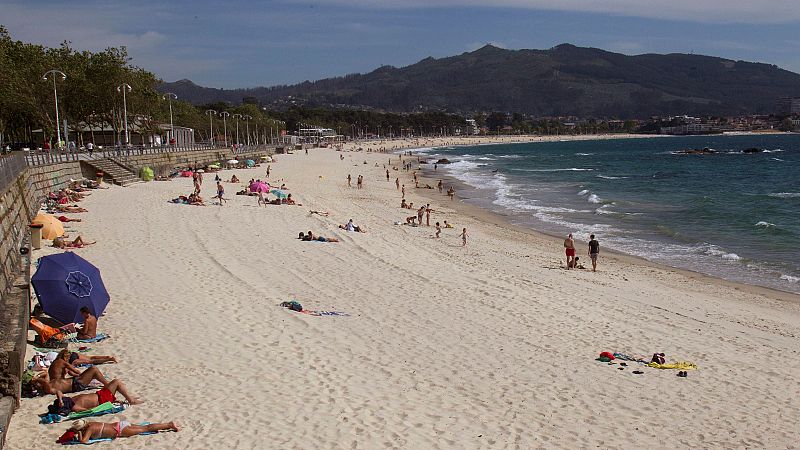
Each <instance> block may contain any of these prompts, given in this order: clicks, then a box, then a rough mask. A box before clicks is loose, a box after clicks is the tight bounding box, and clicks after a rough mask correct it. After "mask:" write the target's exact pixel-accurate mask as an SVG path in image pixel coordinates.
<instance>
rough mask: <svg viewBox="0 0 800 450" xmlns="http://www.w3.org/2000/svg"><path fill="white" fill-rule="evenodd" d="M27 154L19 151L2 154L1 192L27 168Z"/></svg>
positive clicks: (0, 157) (0, 167)
mask: <svg viewBox="0 0 800 450" xmlns="http://www.w3.org/2000/svg"><path fill="white" fill-rule="evenodd" d="M25 166H26V162H25V155H23V154H22V153H19V152H14V153H10V154H7V155H2V156H0V192H5V190H6V188H7V187H9V186H10V185H11V183H13V182H14V180H16V179H17V177H18V176H19V174H20V172H22V171H23V170H25Z"/></svg>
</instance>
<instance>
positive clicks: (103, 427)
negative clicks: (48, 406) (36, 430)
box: [59, 419, 181, 444]
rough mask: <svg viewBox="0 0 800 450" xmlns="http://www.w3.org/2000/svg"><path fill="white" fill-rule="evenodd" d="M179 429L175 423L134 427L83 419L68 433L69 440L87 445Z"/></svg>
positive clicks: (124, 421) (132, 425) (122, 422)
mask: <svg viewBox="0 0 800 450" xmlns="http://www.w3.org/2000/svg"><path fill="white" fill-rule="evenodd" d="M180 429H181V427H180V425H178V424H177V423H175V422H167V423H150V424H147V425H136V424H132V423H130V422H128V421H127V420H121V421H119V422H110V423H105V422H87V421H85V420H83V419H78V420H76V421H75V422H73V423H72V426H71V427H70V429H69V430H68V432H69V431H71V432H73V433H74V435H73V438H72V439H71V440H77V441H79V442H80V443H81V444H88V443H89V440H90V439H117V438H121V437H131V436H136V435H139V434H149V433H157V432H159V431H180ZM65 434H66V433H65ZM62 438H63V437H62ZM59 442H61V439H59Z"/></svg>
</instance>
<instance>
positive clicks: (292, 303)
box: [281, 300, 303, 312]
mask: <svg viewBox="0 0 800 450" xmlns="http://www.w3.org/2000/svg"><path fill="white" fill-rule="evenodd" d="M281 306H283V307H284V308H289V309H291V310H292V311H297V312H302V311H303V305H301V304H300V303H299V302H296V301H294V300H292V301H290V302H283V303H281Z"/></svg>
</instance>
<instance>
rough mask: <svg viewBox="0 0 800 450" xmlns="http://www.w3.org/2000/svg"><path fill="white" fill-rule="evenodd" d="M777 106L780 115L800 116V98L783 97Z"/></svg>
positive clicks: (776, 103)
mask: <svg viewBox="0 0 800 450" xmlns="http://www.w3.org/2000/svg"><path fill="white" fill-rule="evenodd" d="M775 106H776V109H777V112H778V114H800V97H781V98H779V99H778V101H777V102H775Z"/></svg>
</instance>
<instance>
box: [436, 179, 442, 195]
mask: <svg viewBox="0 0 800 450" xmlns="http://www.w3.org/2000/svg"><path fill="white" fill-rule="evenodd" d="M436 187H437V188H439V193H440V194H441V193H442V180H439V183H437V184H436Z"/></svg>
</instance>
